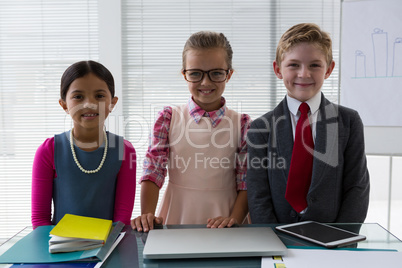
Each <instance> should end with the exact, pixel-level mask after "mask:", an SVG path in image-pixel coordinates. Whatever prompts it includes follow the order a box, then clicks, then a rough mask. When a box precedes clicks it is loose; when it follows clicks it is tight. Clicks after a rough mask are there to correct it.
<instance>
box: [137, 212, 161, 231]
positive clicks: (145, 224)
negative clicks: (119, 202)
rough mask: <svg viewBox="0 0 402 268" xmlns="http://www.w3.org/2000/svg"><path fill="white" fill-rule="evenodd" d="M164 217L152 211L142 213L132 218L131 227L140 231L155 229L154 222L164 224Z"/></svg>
mask: <svg viewBox="0 0 402 268" xmlns="http://www.w3.org/2000/svg"><path fill="white" fill-rule="evenodd" d="M162 222H163V218H162V217H155V215H154V214H152V213H147V214H142V215H141V216H138V217H137V218H135V219H132V220H131V228H133V230H135V229H137V231H138V232H142V230H143V229H144V232H148V231H149V230H152V229H154V224H162Z"/></svg>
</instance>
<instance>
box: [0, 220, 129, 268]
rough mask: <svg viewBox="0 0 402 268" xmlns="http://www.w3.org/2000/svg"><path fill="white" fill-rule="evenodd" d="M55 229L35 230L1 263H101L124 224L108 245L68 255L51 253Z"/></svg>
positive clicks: (1, 258)
mask: <svg viewBox="0 0 402 268" xmlns="http://www.w3.org/2000/svg"><path fill="white" fill-rule="evenodd" d="M53 227H54V226H52V225H48V226H39V227H38V228H36V229H35V230H33V231H32V232H31V233H29V234H28V235H26V236H25V237H23V238H22V239H21V240H19V241H18V242H17V243H15V245H14V246H12V247H11V248H10V249H8V250H7V251H6V252H4V253H3V254H2V255H1V256H0V263H8V264H11V263H12V264H16V263H29V264H35V263H41V264H44V263H56V262H69V261H85V262H99V261H102V260H103V259H104V258H105V257H106V255H107V253H108V252H109V250H110V249H111V247H112V246H113V243H114V242H115V240H116V238H117V237H118V235H119V234H120V231H121V230H122V229H123V227H124V224H123V223H122V222H118V223H117V224H116V225H115V226H114V228H113V229H112V231H111V232H110V234H109V237H108V239H107V240H106V243H105V244H104V245H103V246H102V247H100V248H96V249H91V250H84V251H75V252H66V253H49V239H50V236H49V233H50V231H51V230H52V229H53ZM39 267H40V266H39ZM43 267H47V266H43ZM61 267H63V266H61Z"/></svg>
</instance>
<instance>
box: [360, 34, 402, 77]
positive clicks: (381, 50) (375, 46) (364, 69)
mask: <svg viewBox="0 0 402 268" xmlns="http://www.w3.org/2000/svg"><path fill="white" fill-rule="evenodd" d="M388 39H389V35H388V32H386V31H384V30H383V29H380V28H374V30H373V32H372V33H371V46H372V51H371V52H370V53H372V55H369V54H368V53H367V52H365V51H364V50H363V49H357V50H355V72H354V78H385V77H387V78H388V77H401V76H402V37H397V38H396V39H395V41H394V42H393V43H392V48H389V44H388ZM389 51H392V53H391V54H390V53H389Z"/></svg>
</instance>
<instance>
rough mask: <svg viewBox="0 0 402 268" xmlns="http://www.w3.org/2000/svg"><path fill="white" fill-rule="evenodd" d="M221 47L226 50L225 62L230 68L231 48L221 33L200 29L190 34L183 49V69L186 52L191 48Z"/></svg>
mask: <svg viewBox="0 0 402 268" xmlns="http://www.w3.org/2000/svg"><path fill="white" fill-rule="evenodd" d="M213 48H222V49H223V50H224V51H225V52H226V64H227V65H228V69H229V70H231V69H232V58H233V50H232V47H231V45H230V43H229V41H228V39H227V38H226V36H225V35H224V34H223V33H217V32H210V31H201V32H197V33H194V34H192V35H191V36H190V37H189V38H188V39H187V41H186V44H185V45H184V49H183V54H182V58H183V62H182V64H183V70H184V69H185V68H186V56H187V52H188V51H189V50H192V49H196V50H197V49H198V50H202V49H213Z"/></svg>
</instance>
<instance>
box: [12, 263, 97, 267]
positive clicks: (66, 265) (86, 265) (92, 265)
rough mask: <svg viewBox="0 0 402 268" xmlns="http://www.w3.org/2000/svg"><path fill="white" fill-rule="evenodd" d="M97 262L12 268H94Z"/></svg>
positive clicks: (21, 265)
mask: <svg viewBox="0 0 402 268" xmlns="http://www.w3.org/2000/svg"><path fill="white" fill-rule="evenodd" d="M95 265H96V262H92V263H77V262H74V263H73V262H70V263H46V264H43V263H42V264H14V265H13V266H11V268H77V267H86V268H94V267H95Z"/></svg>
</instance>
